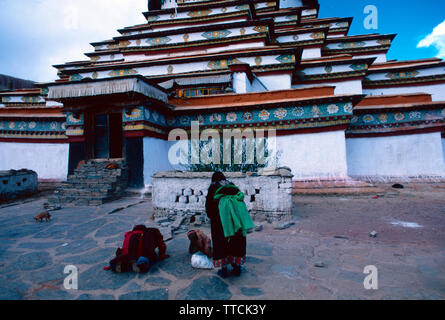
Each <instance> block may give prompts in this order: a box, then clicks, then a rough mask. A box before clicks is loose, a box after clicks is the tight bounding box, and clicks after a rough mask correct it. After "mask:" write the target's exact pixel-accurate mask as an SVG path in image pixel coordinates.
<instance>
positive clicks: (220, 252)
mask: <svg viewBox="0 0 445 320" xmlns="http://www.w3.org/2000/svg"><path fill="white" fill-rule="evenodd" d="M206 211H207V216H208V217H209V219H210V221H211V231H212V243H213V265H214V266H215V268H220V270H219V271H218V274H219V275H220V276H221V277H223V278H225V277H227V276H228V275H229V272H228V270H227V266H228V265H229V264H231V265H232V267H233V270H232V275H235V276H239V275H241V265H243V264H244V263H245V262H246V234H247V230H249V229H251V228H253V227H254V224H253V221H252V219H251V217H250V215H249V212H248V211H247V207H246V205H245V203H244V194H243V193H242V192H241V191H240V190H239V189H238V187H236V186H235V185H234V184H233V183H231V182H229V181H227V180H226V177H225V176H224V175H223V174H222V173H221V172H215V173H214V174H213V177H212V183H211V185H210V187H209V190H208V193H207V199H206Z"/></svg>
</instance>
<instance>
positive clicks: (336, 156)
mask: <svg viewBox="0 0 445 320" xmlns="http://www.w3.org/2000/svg"><path fill="white" fill-rule="evenodd" d="M277 150H278V151H279V152H280V157H279V164H280V166H287V167H289V168H291V169H292V174H293V175H294V179H299V178H346V177H347V171H348V170H347V164H346V143H345V133H344V131H343V130H341V131H331V132H322V133H310V134H295V135H289V136H279V137H277Z"/></svg>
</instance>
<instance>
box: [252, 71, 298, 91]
mask: <svg viewBox="0 0 445 320" xmlns="http://www.w3.org/2000/svg"><path fill="white" fill-rule="evenodd" d="M258 79H260V80H261V82H262V83H264V85H265V86H266V87H267V89H269V91H273V90H286V89H291V88H292V79H291V75H290V74H283V75H271V76H262V77H258Z"/></svg>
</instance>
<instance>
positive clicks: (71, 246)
mask: <svg viewBox="0 0 445 320" xmlns="http://www.w3.org/2000/svg"><path fill="white" fill-rule="evenodd" d="M96 247H97V242H96V241H95V240H93V239H88V238H87V239H81V240H74V241H71V242H68V245H66V246H63V245H62V246H60V247H59V248H57V250H56V255H57V256H59V255H64V254H76V253H80V252H85V251H88V250H91V249H93V248H96Z"/></svg>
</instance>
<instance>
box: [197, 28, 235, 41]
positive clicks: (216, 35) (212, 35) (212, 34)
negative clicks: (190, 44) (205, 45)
mask: <svg viewBox="0 0 445 320" xmlns="http://www.w3.org/2000/svg"><path fill="white" fill-rule="evenodd" d="M231 33H232V32H231V31H230V30H221V31H207V32H204V33H203V34H202V36H203V37H204V38H206V39H221V38H226V37H227V36H228V35H230V34H231Z"/></svg>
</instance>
